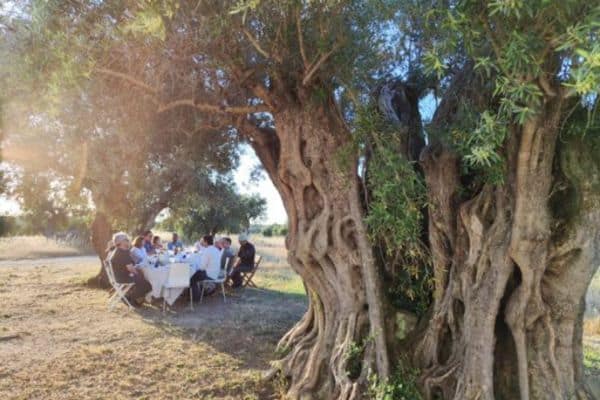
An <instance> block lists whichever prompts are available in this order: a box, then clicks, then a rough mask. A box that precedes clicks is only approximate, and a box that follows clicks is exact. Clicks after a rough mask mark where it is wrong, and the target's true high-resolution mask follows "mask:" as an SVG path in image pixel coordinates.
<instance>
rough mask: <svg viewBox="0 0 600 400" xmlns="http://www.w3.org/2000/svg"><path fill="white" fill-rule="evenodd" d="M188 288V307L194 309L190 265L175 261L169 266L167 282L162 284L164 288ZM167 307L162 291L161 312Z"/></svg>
mask: <svg viewBox="0 0 600 400" xmlns="http://www.w3.org/2000/svg"><path fill="white" fill-rule="evenodd" d="M176 288H178V289H181V288H183V289H186V288H189V289H190V308H191V309H192V310H193V309H194V302H193V299H192V288H191V287H190V266H189V265H188V264H185V263H175V264H171V265H170V266H169V275H168V276H167V282H165V284H164V285H163V290H164V289H176ZM166 308H167V301H166V299H165V296H164V293H163V312H164V311H165V310H166Z"/></svg>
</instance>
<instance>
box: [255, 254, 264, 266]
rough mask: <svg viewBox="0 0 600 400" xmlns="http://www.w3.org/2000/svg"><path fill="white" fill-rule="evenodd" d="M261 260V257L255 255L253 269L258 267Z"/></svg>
mask: <svg viewBox="0 0 600 400" xmlns="http://www.w3.org/2000/svg"><path fill="white" fill-rule="evenodd" d="M261 260H262V256H259V255H258V254H257V255H256V261H254V269H257V268H258V266H259V265H260V262H261Z"/></svg>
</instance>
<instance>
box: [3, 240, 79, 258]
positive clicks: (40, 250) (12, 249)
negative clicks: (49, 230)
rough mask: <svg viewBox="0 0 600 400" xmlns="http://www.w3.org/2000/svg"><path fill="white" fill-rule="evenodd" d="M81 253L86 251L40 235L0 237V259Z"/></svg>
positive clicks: (62, 255)
mask: <svg viewBox="0 0 600 400" xmlns="http://www.w3.org/2000/svg"><path fill="white" fill-rule="evenodd" d="M83 254H86V251H82V250H80V249H78V248H76V247H73V246H69V245H68V244H65V243H60V242H57V241H56V240H52V239H47V238H46V237H44V236H41V235H38V236H12V237H5V238H0V260H22V259H36V258H43V257H69V256H77V255H83Z"/></svg>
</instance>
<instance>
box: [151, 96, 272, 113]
mask: <svg viewBox="0 0 600 400" xmlns="http://www.w3.org/2000/svg"><path fill="white" fill-rule="evenodd" d="M177 107H193V108H195V109H197V110H200V111H204V112H212V113H217V114H251V113H255V112H267V111H269V110H270V109H269V107H268V106H266V105H263V104H259V105H256V106H226V105H215V104H207V103H196V102H195V101H194V99H181V100H175V101H171V102H169V103H166V104H162V105H160V106H159V107H158V112H159V113H162V112H165V111H169V110H172V109H174V108H177Z"/></svg>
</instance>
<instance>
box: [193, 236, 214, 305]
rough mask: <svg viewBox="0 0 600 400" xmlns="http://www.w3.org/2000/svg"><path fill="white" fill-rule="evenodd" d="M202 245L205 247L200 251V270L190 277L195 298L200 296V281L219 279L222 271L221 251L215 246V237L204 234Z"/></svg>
mask: <svg viewBox="0 0 600 400" xmlns="http://www.w3.org/2000/svg"><path fill="white" fill-rule="evenodd" d="M201 245H202V247H203V248H202V251H201V252H200V265H199V266H198V271H196V273H194V275H192V277H191V278H190V287H191V288H192V297H193V298H194V299H199V298H200V293H199V292H198V282H200V281H205V280H211V279H218V278H219V274H220V273H221V252H220V251H219V249H218V248H216V247H215V246H214V244H213V237H212V236H210V235H206V236H204V237H203V238H202V240H201ZM209 294H210V293H209Z"/></svg>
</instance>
